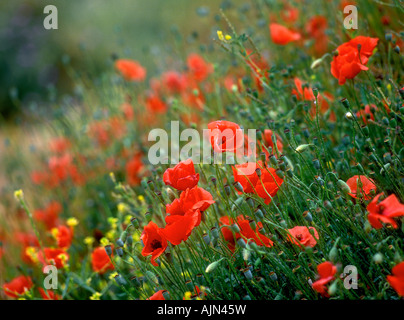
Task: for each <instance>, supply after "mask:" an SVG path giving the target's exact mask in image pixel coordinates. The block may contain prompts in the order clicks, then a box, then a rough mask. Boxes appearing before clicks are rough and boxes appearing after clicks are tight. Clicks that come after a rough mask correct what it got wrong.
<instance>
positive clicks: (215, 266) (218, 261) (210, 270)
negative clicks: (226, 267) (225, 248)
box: [205, 258, 224, 273]
mask: <svg viewBox="0 0 404 320" xmlns="http://www.w3.org/2000/svg"><path fill="white" fill-rule="evenodd" d="M223 259H224V258H221V259H220V260H217V261H215V262H212V263H211V264H210V265H208V266H207V267H206V270H205V272H206V273H210V272H212V271H214V270H215V269H216V268H217V267H218V266H219V263H220V261H222V260H223Z"/></svg>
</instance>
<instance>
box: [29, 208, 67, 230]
mask: <svg viewBox="0 0 404 320" xmlns="http://www.w3.org/2000/svg"><path fill="white" fill-rule="evenodd" d="M61 212H62V205H61V204H60V203H59V202H57V201H52V202H51V203H49V204H48V206H47V207H46V208H45V209H38V210H35V211H34V218H35V219H36V220H38V221H41V222H43V223H44V224H45V226H46V228H47V229H48V230H50V229H52V228H54V227H55V226H56V225H57V222H58V220H59V214H60V213H61Z"/></svg>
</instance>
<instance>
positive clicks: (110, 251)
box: [104, 244, 112, 256]
mask: <svg viewBox="0 0 404 320" xmlns="http://www.w3.org/2000/svg"><path fill="white" fill-rule="evenodd" d="M104 249H105V252H106V253H107V255H108V256H111V255H112V247H111V245H110V244H108V245H106V246H105V247H104Z"/></svg>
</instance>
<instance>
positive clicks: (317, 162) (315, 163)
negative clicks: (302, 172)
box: [313, 159, 321, 170]
mask: <svg viewBox="0 0 404 320" xmlns="http://www.w3.org/2000/svg"><path fill="white" fill-rule="evenodd" d="M313 166H314V168H316V169H317V170H320V168H321V166H320V160H318V159H313Z"/></svg>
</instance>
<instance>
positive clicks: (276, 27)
mask: <svg viewBox="0 0 404 320" xmlns="http://www.w3.org/2000/svg"><path fill="white" fill-rule="evenodd" d="M269 32H270V34H271V39H272V41H273V42H274V43H276V44H280V45H286V44H288V43H289V42H292V41H297V40H300V38H301V36H300V33H298V32H294V31H291V30H289V29H288V28H286V27H284V26H282V25H280V24H277V23H271V24H270V25H269Z"/></svg>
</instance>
